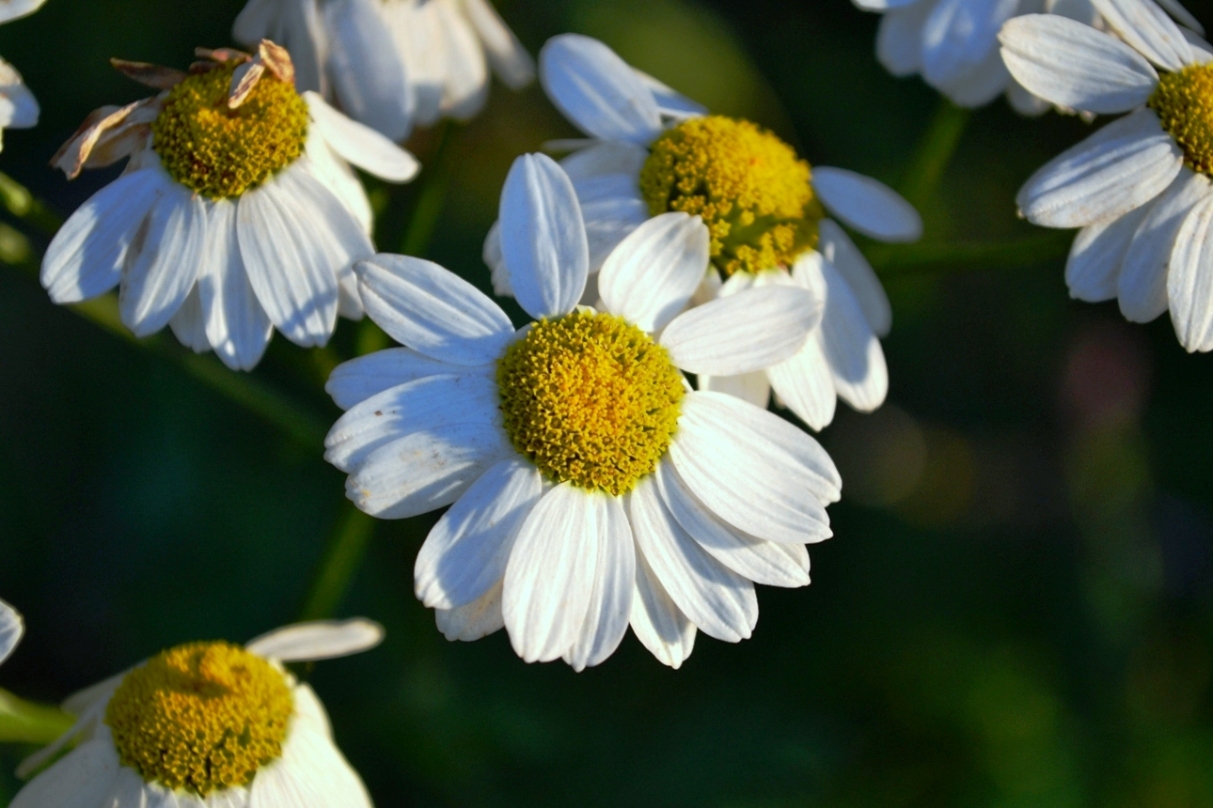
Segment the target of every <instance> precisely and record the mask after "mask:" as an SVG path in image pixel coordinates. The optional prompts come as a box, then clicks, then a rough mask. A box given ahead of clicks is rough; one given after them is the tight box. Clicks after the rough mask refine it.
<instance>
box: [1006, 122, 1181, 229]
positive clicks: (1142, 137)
mask: <svg viewBox="0 0 1213 808" xmlns="http://www.w3.org/2000/svg"><path fill="white" fill-rule="evenodd" d="M1182 166H1183V152H1181V151H1180V149H1179V146H1178V145H1176V143H1175V141H1174V140H1173V139H1172V138H1171V136H1170V135H1168V134H1167V133H1166V132H1164V131H1163V129H1162V127H1161V126H1159V124H1158V116H1157V115H1155V114H1154V112H1153V110H1149V109H1143V110H1141V111H1139V112H1135V113H1133V114H1132V115H1129V116H1127V117H1125V118H1121V119H1120V120H1118V121H1113V122H1112V123H1110V124H1108V125H1107V126H1105V127H1104V128H1103V129H1101V130H1099V131H1098V132H1096V133H1095V134H1094V135H1091V136H1090V137H1089V138H1087V139H1086V140H1084V141H1083V142H1082V143H1079V144H1078V145H1077V146H1074V147H1072V148H1070V149H1068V150H1067V151H1064V152H1062V153H1061V155H1059V156H1058V157H1055V158H1054V159H1053V160H1051V161H1050V162H1048V163H1046V164H1045V166H1044V167H1043V168H1041V169H1040V170H1038V171H1037V172H1036V173H1035V174H1033V175H1032V176H1031V177H1030V178H1029V179H1028V181H1027V182H1026V183H1025V184H1024V186H1023V188H1022V189H1021V190H1020V191H1019V196H1018V197H1017V198H1016V202H1018V204H1019V208H1020V210H1021V211H1022V212H1023V215H1024V216H1025V217H1026V218H1027V219H1028V221H1030V222H1032V223H1033V224H1039V225H1044V226H1046V227H1085V226H1086V225H1088V224H1093V223H1095V222H1098V221H1100V220H1102V219H1108V218H1111V217H1113V216H1118V215H1120V214H1123V213H1128V212H1129V211H1131V210H1133V209H1134V208H1136V207H1138V206H1139V205H1142V204H1145V203H1146V202H1148V201H1149V200H1151V199H1153V198H1154V197H1155V196H1157V195H1158V194H1159V193H1161V192H1162V190H1163V189H1164V188H1166V187H1167V186H1168V185H1170V184H1171V181H1172V180H1173V179H1175V175H1176V174H1178V173H1179V169H1180V168H1181V167H1182Z"/></svg>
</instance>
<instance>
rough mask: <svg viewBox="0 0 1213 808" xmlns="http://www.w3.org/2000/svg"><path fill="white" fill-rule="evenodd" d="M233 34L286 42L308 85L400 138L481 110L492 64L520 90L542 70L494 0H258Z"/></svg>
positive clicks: (348, 111)
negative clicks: (496, 6)
mask: <svg viewBox="0 0 1213 808" xmlns="http://www.w3.org/2000/svg"><path fill="white" fill-rule="evenodd" d="M232 36H233V37H235V39H236V41H237V42H243V43H245V44H253V43H256V42H258V41H260V40H261V39H262V38H269V39H273V40H275V41H277V42H281V43H282V44H283V45H284V46H286V48H287V49H288V50H290V52H291V54H292V55H293V56H294V57H295V62H296V64H297V65H298V69H299V81H300V88H301V89H305V90H315V91H318V92H320V93H322V94H323V95H324V96H325V97H326V98H328V99H329V100H330V101H334V102H335V103H336V105H337V106H338V107H339V108H340V109H341V110H342V111H344V112H345V113H346V114H347V115H349V116H350V117H351V118H353V119H354V120H356V121H361V122H362V123H364V124H366V125H367V126H370V127H373V128H374V129H376V130H378V131H379V132H381V133H383V134H384V135H386V136H387V137H389V138H391V139H392V140H396V141H401V140H404V139H405V138H406V137H408V135H409V133H410V132H411V131H412V129H413V127H414V126H430V125H432V124H433V123H435V122H436V121H437V120H438V119H439V118H442V117H447V118H456V119H458V120H468V119H470V118H472V117H473V116H475V115H476V114H477V113H478V112H480V110H481V108H482V107H483V106H484V102H485V100H486V99H487V98H488V91H489V68H490V67H491V68H492V69H493V71H494V72H496V74H497V75H498V77H500V78H501V80H502V81H503V82H504V83H505V84H506V85H507V86H508V87H510V88H511V89H514V90H520V89H522V88H523V87H525V86H526V85H528V84H530V82H531V80H532V79H533V78H534V75H535V65H534V62H533V61H532V59H531V57H530V54H528V53H527V52H526V49H525V48H523V47H522V43H520V42H519V41H518V38H517V37H516V36H514V33H513V32H512V31H511V30H510V29H509V27H508V26H507V25H506V24H505V22H504V21H503V20H502V19H501V17H500V15H498V14H497V12H496V10H495V9H494V8H493V6H492V4H491V3H490V2H489V0H249V2H248V5H246V6H245V7H244V10H243V11H242V12H241V13H240V16H239V17H237V18H236V23H235V26H234V27H233V30H232Z"/></svg>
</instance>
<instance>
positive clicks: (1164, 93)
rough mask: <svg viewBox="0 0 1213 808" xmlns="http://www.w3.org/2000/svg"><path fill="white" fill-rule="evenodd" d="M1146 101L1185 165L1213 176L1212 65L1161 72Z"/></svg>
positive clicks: (1191, 66) (1190, 66)
mask: <svg viewBox="0 0 1213 808" xmlns="http://www.w3.org/2000/svg"><path fill="white" fill-rule="evenodd" d="M1148 103H1149V106H1150V108H1151V109H1153V110H1154V111H1155V112H1156V113H1158V120H1159V122H1160V123H1161V124H1162V128H1163V129H1165V130H1167V132H1168V133H1169V134H1170V135H1171V137H1173V138H1175V142H1177V143H1178V144H1179V147H1180V148H1181V149H1182V150H1183V153H1184V163H1186V164H1187V166H1188V168H1190V169H1192V170H1193V171H1199V172H1200V173H1202V174H1206V175H1208V176H1211V177H1213V65H1210V64H1198V65H1188V66H1187V67H1185V68H1184V69H1183V70H1180V71H1178V72H1175V73H1163V74H1162V76H1161V78H1159V80H1158V87H1156V88H1155V89H1154V92H1153V94H1151V95H1150V100H1149V102H1148Z"/></svg>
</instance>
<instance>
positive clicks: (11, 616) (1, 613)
mask: <svg viewBox="0 0 1213 808" xmlns="http://www.w3.org/2000/svg"><path fill="white" fill-rule="evenodd" d="M24 633H25V621H24V620H23V619H22V618H21V613H20V612H18V611H17V610H16V609H14V608H13V607H12V606H9V605H8V604H7V603H5V602H4V601H2V600H0V662H4V660H6V659H8V658H9V656H11V655H12V653H13V649H14V648H16V647H17V643H19V642H21V635H23V634H24Z"/></svg>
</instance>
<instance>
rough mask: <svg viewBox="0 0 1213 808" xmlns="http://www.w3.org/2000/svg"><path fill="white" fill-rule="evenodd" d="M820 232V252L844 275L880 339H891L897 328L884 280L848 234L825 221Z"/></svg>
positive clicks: (821, 224) (819, 227)
mask: <svg viewBox="0 0 1213 808" xmlns="http://www.w3.org/2000/svg"><path fill="white" fill-rule="evenodd" d="M817 228H818V231H819V233H820V236H821V244H820V246H819V249H820V252H821V254H822V256H824V257H825V259H826V261H829V262H830V264H831V265H832V266H833V267H834V269H836V270H838V274H840V275H842V277H843V278H844V279H845V280H846V282H847V285H848V286H850V287H851V291H852V292H853V293H854V294H855V299H856V300H857V301H859V307H860V308H861V309H863V315H864V317H866V318H867V320H868V325H870V326H872V330H873V331H875V332H876V336H878V337H883V336H887V335H888V333H889V329H891V328H892V327H893V307H892V306H891V305H890V304H889V296H888V295H887V294H885V290H884V286H883V285H882V284H881V282H880V278H878V277H876V272H875V271H873V269H872V265H871V264H869V263H868V259H866V258H864V256H863V253H861V252H860V251H859V248H858V247H856V246H855V243H854V242H853V241H851V238H850V236H848V235H847V234H846V231H845V230H843V229H842V228H841V227H839V226H838V225H837V224H836V223H835V222H833V221H831V220H830V219H822V220H821V221H820V222H818V224H817ZM801 260H804V259H803V258H802V259H801Z"/></svg>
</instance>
